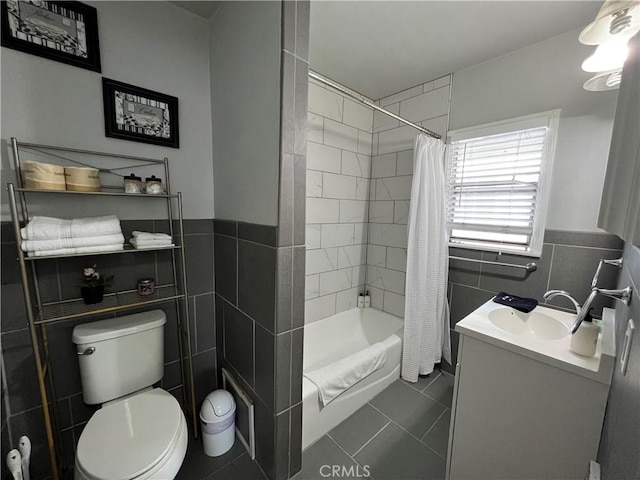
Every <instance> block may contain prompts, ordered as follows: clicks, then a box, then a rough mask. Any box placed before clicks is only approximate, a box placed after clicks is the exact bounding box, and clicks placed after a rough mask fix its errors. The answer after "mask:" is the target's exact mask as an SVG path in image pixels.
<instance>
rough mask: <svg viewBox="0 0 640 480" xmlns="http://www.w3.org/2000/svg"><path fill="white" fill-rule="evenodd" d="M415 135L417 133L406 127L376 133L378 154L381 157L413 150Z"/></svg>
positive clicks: (413, 129)
mask: <svg viewBox="0 0 640 480" xmlns="http://www.w3.org/2000/svg"><path fill="white" fill-rule="evenodd" d="M417 134H418V131H417V130H416V129H415V128H413V127H410V126H408V125H404V126H402V127H398V128H392V129H391V130H385V131H384V132H380V133H378V134H377V135H379V137H378V154H380V155H383V154H385V153H390V152H399V151H401V150H409V149H410V148H413V144H414V142H415V140H416V135H417Z"/></svg>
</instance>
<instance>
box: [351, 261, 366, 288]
mask: <svg viewBox="0 0 640 480" xmlns="http://www.w3.org/2000/svg"><path fill="white" fill-rule="evenodd" d="M366 279H367V266H366V265H360V266H358V267H353V277H352V278H351V285H353V286H354V287H359V286H361V285H364V284H365V282H366Z"/></svg>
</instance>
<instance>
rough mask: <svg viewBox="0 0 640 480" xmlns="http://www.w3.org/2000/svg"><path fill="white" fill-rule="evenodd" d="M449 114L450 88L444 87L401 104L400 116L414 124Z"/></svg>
mask: <svg viewBox="0 0 640 480" xmlns="http://www.w3.org/2000/svg"><path fill="white" fill-rule="evenodd" d="M448 112H449V87H442V88H438V89H435V90H431V91H430V92H427V93H423V94H422V95H419V96H417V97H414V98H410V99H408V100H404V101H402V102H400V116H401V117H403V118H405V119H407V120H410V121H412V122H421V121H422V120H427V119H429V118H434V117H439V116H440V115H446V114H447V113H448Z"/></svg>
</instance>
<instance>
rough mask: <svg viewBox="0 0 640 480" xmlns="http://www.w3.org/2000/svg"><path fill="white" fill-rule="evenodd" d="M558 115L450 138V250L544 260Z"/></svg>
mask: <svg viewBox="0 0 640 480" xmlns="http://www.w3.org/2000/svg"><path fill="white" fill-rule="evenodd" d="M559 115H560V111H559V110H553V111H551V112H545V113H540V114H536V115H529V116H527V117H519V118H515V119H511V120H507V121H504V122H497V123H492V124H488V125H481V126H478V127H472V128H465V129H463V130H456V131H453V132H450V133H449V148H448V157H447V159H448V167H447V173H448V191H447V195H448V198H447V202H448V203H447V221H448V228H449V245H451V246H454V247H464V248H475V249H481V250H489V251H497V252H505V253H507V252H508V253H516V254H521V255H531V256H539V255H540V253H541V251H542V240H543V236H544V227H545V217H546V207H547V200H548V197H549V184H550V181H551V169H552V165H553V155H554V150H555V136H556V131H557V125H558V118H559Z"/></svg>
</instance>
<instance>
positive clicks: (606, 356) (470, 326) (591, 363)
mask: <svg viewBox="0 0 640 480" xmlns="http://www.w3.org/2000/svg"><path fill="white" fill-rule="evenodd" d="M498 308H502V309H505V308H507V309H511V307H506V306H504V305H500V304H498V303H495V302H494V301H493V300H489V301H488V302H486V303H485V304H484V305H482V306H480V307H479V308H478V309H476V310H475V311H473V312H471V313H470V314H469V315H467V316H466V317H465V318H463V319H462V320H461V321H459V322H458V323H457V324H456V327H455V330H456V331H457V332H459V333H461V334H463V335H468V336H470V337H473V338H476V339H478V340H481V341H483V342H486V343H490V344H492V345H495V346H498V347H501V348H504V349H506V350H510V351H512V352H514V353H517V354H520V355H524V356H526V357H529V358H532V359H534V360H538V361H540V362H543V363H546V364H549V365H552V366H554V367H558V368H561V369H563V370H567V371H569V372H572V373H575V374H577V375H581V376H584V377H588V378H591V379H593V380H595V381H597V382H600V383H604V384H607V385H609V384H610V383H611V377H612V375H613V368H614V367H615V356H616V348H615V317H614V310H613V309H611V308H604V310H603V313H602V327H601V332H600V334H599V335H598V344H597V346H596V353H595V355H594V356H593V357H583V356H580V355H577V354H575V353H573V352H572V351H571V350H570V349H569V344H570V342H571V334H570V333H569V329H570V327H571V325H572V324H573V322H574V320H575V318H576V315H575V314H570V313H566V312H561V311H558V310H554V309H551V308H547V307H543V306H540V305H538V306H537V307H536V308H535V309H534V310H533V312H539V313H544V314H546V315H548V316H550V317H553V318H555V319H557V320H559V321H560V322H562V323H563V324H565V325H566V326H567V335H566V336H564V337H562V338H560V339H558V340H541V339H537V338H534V337H531V336H527V335H517V334H513V333H510V332H507V331H505V330H502V329H501V328H498V327H497V326H496V325H494V324H493V323H492V322H491V321H490V320H489V317H488V315H489V313H490V312H491V311H493V310H496V309H498ZM516 313H517V315H518V316H519V317H520V318H521V319H523V320H525V321H526V318H527V315H528V314H526V313H522V312H517V311H516Z"/></svg>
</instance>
